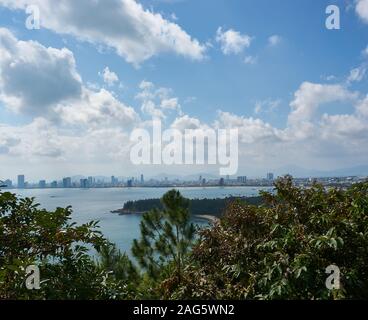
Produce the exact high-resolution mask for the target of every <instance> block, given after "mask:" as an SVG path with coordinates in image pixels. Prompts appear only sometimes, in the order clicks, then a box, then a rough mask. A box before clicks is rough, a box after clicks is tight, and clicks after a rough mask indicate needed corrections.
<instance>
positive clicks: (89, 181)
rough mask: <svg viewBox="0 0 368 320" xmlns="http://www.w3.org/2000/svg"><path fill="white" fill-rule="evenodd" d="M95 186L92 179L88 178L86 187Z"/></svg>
mask: <svg viewBox="0 0 368 320" xmlns="http://www.w3.org/2000/svg"><path fill="white" fill-rule="evenodd" d="M94 184H95V179H94V178H93V177H88V186H89V187H90V188H91V187H93V186H94Z"/></svg>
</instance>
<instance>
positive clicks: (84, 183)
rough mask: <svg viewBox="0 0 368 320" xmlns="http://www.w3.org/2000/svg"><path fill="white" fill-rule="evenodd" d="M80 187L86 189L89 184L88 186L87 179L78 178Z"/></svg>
mask: <svg viewBox="0 0 368 320" xmlns="http://www.w3.org/2000/svg"><path fill="white" fill-rule="evenodd" d="M80 187H81V188H82V189H87V188H88V187H89V186H88V179H80Z"/></svg>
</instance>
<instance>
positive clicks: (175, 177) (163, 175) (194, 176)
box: [151, 173, 219, 181]
mask: <svg viewBox="0 0 368 320" xmlns="http://www.w3.org/2000/svg"><path fill="white" fill-rule="evenodd" d="M201 176H202V179H207V180H212V179H219V176H218V175H213V174H210V173H198V174H191V175H185V176H183V175H175V174H166V173H160V174H158V175H156V176H154V177H152V178H151V179H154V180H164V179H165V178H167V179H169V180H171V181H172V180H180V181H198V180H199V177H201Z"/></svg>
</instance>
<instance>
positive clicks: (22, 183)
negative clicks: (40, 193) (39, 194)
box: [17, 174, 26, 189]
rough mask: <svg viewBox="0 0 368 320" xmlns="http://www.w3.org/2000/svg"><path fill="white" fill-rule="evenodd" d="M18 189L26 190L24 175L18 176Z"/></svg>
mask: <svg viewBox="0 0 368 320" xmlns="http://www.w3.org/2000/svg"><path fill="white" fill-rule="evenodd" d="M17 187H18V189H24V188H25V187H26V183H25V177H24V174H20V175H19V176H18V184H17Z"/></svg>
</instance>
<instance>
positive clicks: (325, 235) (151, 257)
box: [0, 177, 368, 299]
mask: <svg viewBox="0 0 368 320" xmlns="http://www.w3.org/2000/svg"><path fill="white" fill-rule="evenodd" d="M262 197H263V201H264V204H263V205H260V206H256V205H251V204H249V203H245V202H244V201H242V200H234V201H232V202H231V203H229V204H228V205H227V207H226V209H225V213H224V215H223V217H222V218H221V219H220V221H219V222H218V223H216V224H215V225H214V226H212V227H211V228H208V229H204V230H201V231H199V232H198V235H197V236H195V234H194V231H195V230H194V227H193V226H192V225H191V223H190V219H189V218H190V214H189V202H188V200H186V199H184V198H183V197H182V196H181V195H180V193H179V192H177V191H171V192H169V193H167V194H166V195H165V196H164V197H163V199H162V205H161V207H160V208H156V209H155V210H153V211H151V212H149V213H146V214H145V215H144V217H143V220H142V223H141V238H140V239H139V240H136V241H135V242H134V245H133V250H132V251H133V254H134V256H135V258H136V262H134V263H133V262H132V261H130V260H129V258H128V256H127V255H125V254H123V253H121V252H119V251H118V250H117V249H116V248H115V246H114V245H112V244H109V243H108V242H107V241H106V240H105V239H104V238H103V236H102V235H101V233H100V232H99V231H98V228H97V224H96V223H95V222H91V223H89V224H86V225H82V226H76V225H74V224H72V223H69V219H70V215H71V209H70V208H66V209H61V208H58V209H56V211H54V212H47V211H45V210H41V209H39V207H38V206H37V205H35V204H34V201H33V199H17V197H16V196H14V195H12V194H10V193H1V194H0V298H1V299H160V298H161V299H367V298H368V269H367V264H368V183H361V184H356V185H354V186H352V187H351V188H349V189H348V190H339V189H328V190H326V189H324V188H323V187H322V186H320V185H313V187H311V188H308V189H302V188H297V187H295V186H294V185H293V183H292V179H291V178H290V177H285V178H284V179H280V180H278V181H277V182H276V183H275V193H274V194H270V193H263V194H262ZM91 247H93V248H94V249H95V250H96V251H97V252H98V256H99V257H98V259H97V260H95V259H93V258H92V257H91V256H90V255H88V251H89V248H91ZM30 264H37V265H39V266H40V270H41V280H42V283H41V289H40V290H33V291H30V290H27V289H26V288H25V284H24V282H25V281H24V280H25V278H26V274H25V268H26V266H28V265H30ZM135 264H137V265H135ZM330 265H336V266H338V267H339V269H340V271H341V287H340V289H335V290H328V289H327V288H326V285H325V281H326V278H327V276H328V275H327V274H326V268H327V267H328V266H330Z"/></svg>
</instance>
